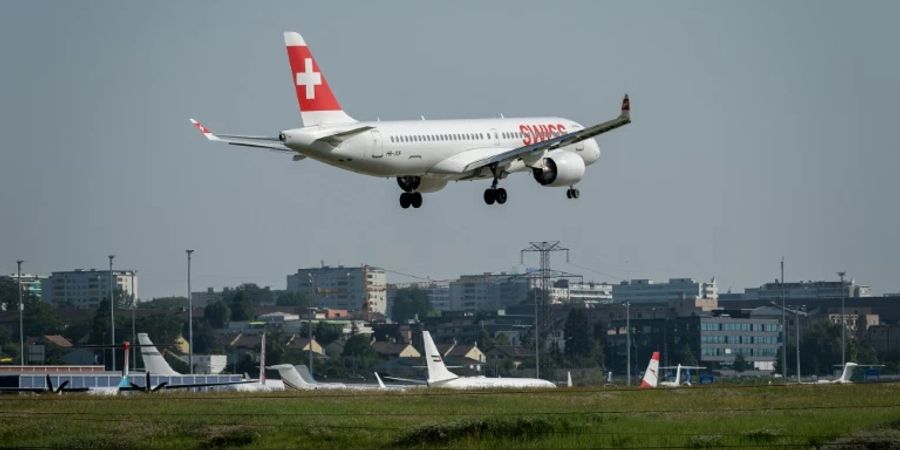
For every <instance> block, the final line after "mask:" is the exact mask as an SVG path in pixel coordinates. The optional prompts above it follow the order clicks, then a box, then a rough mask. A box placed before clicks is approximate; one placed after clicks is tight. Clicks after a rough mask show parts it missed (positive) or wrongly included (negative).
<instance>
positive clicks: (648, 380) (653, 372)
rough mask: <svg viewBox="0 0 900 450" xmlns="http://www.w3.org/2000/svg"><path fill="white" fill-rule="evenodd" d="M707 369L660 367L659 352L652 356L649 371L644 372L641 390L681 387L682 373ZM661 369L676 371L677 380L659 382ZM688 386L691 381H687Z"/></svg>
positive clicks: (678, 366)
mask: <svg viewBox="0 0 900 450" xmlns="http://www.w3.org/2000/svg"><path fill="white" fill-rule="evenodd" d="M705 368H706V367H701V366H683V365H681V364H679V365H677V366H667V367H660V366H659V352H653V354H652V355H651V356H650V362H649V363H647V370H646V371H644V378H643V379H641V385H640V388H641V389H652V388H655V387H658V386H662V387H679V386H681V385H682V383H681V371H682V370H683V369H684V370H691V369H694V370H702V369H705ZM660 369H675V380H674V381H659V370H660ZM684 384H685V385H686V386H690V385H691V381H690V380H686V381H685V382H684Z"/></svg>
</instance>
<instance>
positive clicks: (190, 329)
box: [185, 249, 194, 375]
mask: <svg viewBox="0 0 900 450" xmlns="http://www.w3.org/2000/svg"><path fill="white" fill-rule="evenodd" d="M185 253H187V288H188V295H187V297H188V365H189V366H190V373H191V375H193V374H194V302H193V301H192V298H191V253H194V251H193V250H190V249H188V250H185Z"/></svg>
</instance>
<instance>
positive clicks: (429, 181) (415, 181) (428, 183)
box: [397, 175, 447, 193]
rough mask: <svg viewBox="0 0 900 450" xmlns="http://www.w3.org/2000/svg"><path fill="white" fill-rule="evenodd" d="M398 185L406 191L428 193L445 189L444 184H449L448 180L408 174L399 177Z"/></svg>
mask: <svg viewBox="0 0 900 450" xmlns="http://www.w3.org/2000/svg"><path fill="white" fill-rule="evenodd" d="M397 185H399V186H400V189H403V191H404V192H422V193H428V192H437V191H439V190H441V189H443V188H444V186H446V185H447V180H442V179H438V178H431V177H418V176H411V175H406V176H400V177H397Z"/></svg>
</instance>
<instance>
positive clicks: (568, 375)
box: [566, 372, 572, 387]
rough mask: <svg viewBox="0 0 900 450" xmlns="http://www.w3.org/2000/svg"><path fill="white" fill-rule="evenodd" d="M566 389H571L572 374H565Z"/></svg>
mask: <svg viewBox="0 0 900 450" xmlns="http://www.w3.org/2000/svg"><path fill="white" fill-rule="evenodd" d="M566 387H572V372H566Z"/></svg>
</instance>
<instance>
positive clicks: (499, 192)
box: [484, 187, 506, 205]
mask: <svg viewBox="0 0 900 450" xmlns="http://www.w3.org/2000/svg"><path fill="white" fill-rule="evenodd" d="M484 202H485V203H487V204H488V205H493V204H494V202H497V204H498V205H502V204H504V203H506V189H503V188H493V187H492V188H490V189H485V190H484Z"/></svg>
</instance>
